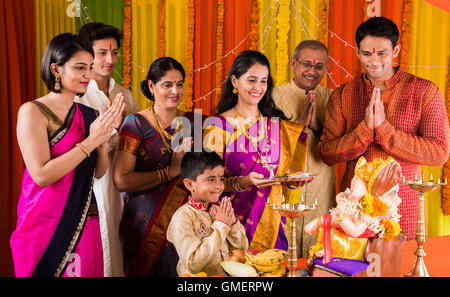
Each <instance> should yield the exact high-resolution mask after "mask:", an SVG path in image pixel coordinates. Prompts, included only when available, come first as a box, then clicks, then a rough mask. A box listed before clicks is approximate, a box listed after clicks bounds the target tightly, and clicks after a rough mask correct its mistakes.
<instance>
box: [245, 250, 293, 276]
mask: <svg viewBox="0 0 450 297" xmlns="http://www.w3.org/2000/svg"><path fill="white" fill-rule="evenodd" d="M286 256H287V252H286V251H283V250H280V249H269V250H266V251H263V252H260V253H258V254H256V255H252V254H249V253H245V258H246V259H247V261H246V263H247V264H249V265H251V266H253V267H255V269H256V271H258V273H259V274H260V275H261V276H263V275H264V276H269V277H275V276H285V275H286V269H285V268H284V266H283V262H284V261H285V260H286Z"/></svg>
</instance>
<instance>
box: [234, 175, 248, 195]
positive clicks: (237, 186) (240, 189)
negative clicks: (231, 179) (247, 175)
mask: <svg viewBox="0 0 450 297" xmlns="http://www.w3.org/2000/svg"><path fill="white" fill-rule="evenodd" d="M241 177H242V175H241V176H238V177H237V178H236V188H237V189H238V192H243V191H245V190H247V188H241V186H240V185H239V179H240V178H241Z"/></svg>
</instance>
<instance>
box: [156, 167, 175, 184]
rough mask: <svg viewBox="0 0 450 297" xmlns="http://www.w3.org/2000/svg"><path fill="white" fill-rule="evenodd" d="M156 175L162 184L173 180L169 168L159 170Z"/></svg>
mask: <svg viewBox="0 0 450 297" xmlns="http://www.w3.org/2000/svg"><path fill="white" fill-rule="evenodd" d="M156 174H157V175H158V179H159V182H160V183H161V184H165V183H167V182H170V181H171V180H172V178H170V174H169V166H167V167H164V168H160V169H157V170H156Z"/></svg>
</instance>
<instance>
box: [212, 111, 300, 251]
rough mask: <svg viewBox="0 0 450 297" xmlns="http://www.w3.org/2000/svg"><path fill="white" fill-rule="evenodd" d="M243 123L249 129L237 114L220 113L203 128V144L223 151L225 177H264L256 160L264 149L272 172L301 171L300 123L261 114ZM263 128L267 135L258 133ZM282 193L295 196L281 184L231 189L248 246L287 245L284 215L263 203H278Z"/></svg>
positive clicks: (293, 198)
mask: <svg viewBox="0 0 450 297" xmlns="http://www.w3.org/2000/svg"><path fill="white" fill-rule="evenodd" d="M264 123H266V124H264ZM261 125H264V126H261ZM246 127H248V134H247V133H244V131H243V130H242V127H240V123H239V122H237V119H233V118H224V117H223V116H221V115H220V116H219V117H217V118H216V120H215V122H214V123H212V124H211V125H210V126H208V127H207V128H206V129H205V131H204V140H205V143H204V147H205V148H206V149H210V150H213V151H215V152H218V153H223V158H224V160H225V169H226V175H227V176H246V175H248V174H249V173H250V172H257V173H260V174H263V175H264V176H265V177H269V176H270V173H269V171H268V170H267V169H266V168H264V167H263V166H262V165H261V156H260V155H266V154H265V153H266V152H267V156H270V157H271V158H272V160H271V163H272V162H273V163H275V164H277V166H278V167H277V169H276V171H275V176H283V175H285V174H286V173H287V172H291V173H293V172H297V171H303V170H304V168H305V164H306V147H307V146H306V145H307V134H306V133H304V132H303V125H301V124H298V123H294V122H290V121H285V120H281V121H278V120H275V119H271V120H270V121H269V120H268V119H267V118H263V121H257V120H254V121H253V122H250V123H249V124H248V125H246ZM246 129H247V128H246ZM265 133H267V135H268V137H266V138H264V137H263V136H262V135H263V134H265ZM251 139H253V140H255V139H256V140H257V141H258V145H257V147H255V146H254V144H252V143H251ZM265 139H266V140H265ZM267 139H270V142H269V143H270V147H269V148H268V149H263V151H264V152H261V148H263V147H264V146H266V144H268V143H267ZM266 147H267V146H266ZM292 193H294V192H292ZM229 194H230V193H225V194H224V195H229ZM283 194H285V199H286V202H289V203H297V202H298V201H299V197H296V196H294V195H291V192H289V191H288V190H287V188H285V187H284V186H282V185H274V186H271V187H267V188H264V189H260V188H257V187H256V186H251V187H249V188H247V189H246V190H245V191H242V192H236V193H232V205H233V208H234V212H235V215H236V216H237V217H238V219H239V220H240V222H241V223H242V224H243V225H244V228H245V232H246V236H247V239H248V241H249V243H250V249H259V250H266V249H271V248H278V249H284V250H287V248H288V242H287V230H285V224H286V221H285V218H284V217H281V216H280V214H279V213H278V212H276V211H274V210H273V209H272V208H271V207H269V206H267V202H269V203H274V204H280V203H282V200H283Z"/></svg>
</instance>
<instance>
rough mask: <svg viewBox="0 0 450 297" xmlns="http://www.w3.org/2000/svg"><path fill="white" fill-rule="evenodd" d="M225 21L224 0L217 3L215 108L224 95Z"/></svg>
mask: <svg viewBox="0 0 450 297" xmlns="http://www.w3.org/2000/svg"><path fill="white" fill-rule="evenodd" d="M224 19H225V3H224V0H219V1H217V30H216V40H217V42H216V59H217V63H216V66H215V67H216V92H215V96H214V101H213V106H217V104H218V103H219V100H220V94H221V93H222V80H223V75H222V73H223V64H222V55H223V23H224Z"/></svg>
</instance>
